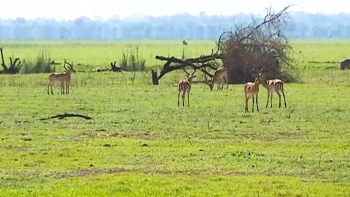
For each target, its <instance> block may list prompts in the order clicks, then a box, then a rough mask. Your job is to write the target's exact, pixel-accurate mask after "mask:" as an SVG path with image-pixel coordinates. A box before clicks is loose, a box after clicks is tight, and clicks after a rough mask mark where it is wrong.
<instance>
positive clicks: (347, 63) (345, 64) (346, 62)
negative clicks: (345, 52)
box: [339, 59, 350, 70]
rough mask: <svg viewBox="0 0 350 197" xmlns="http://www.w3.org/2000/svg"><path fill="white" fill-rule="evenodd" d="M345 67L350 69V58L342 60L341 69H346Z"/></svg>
mask: <svg viewBox="0 0 350 197" xmlns="http://www.w3.org/2000/svg"><path fill="white" fill-rule="evenodd" d="M345 68H347V69H350V59H345V60H342V61H341V62H340V64H339V69H340V70H345Z"/></svg>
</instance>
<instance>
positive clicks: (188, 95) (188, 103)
mask: <svg viewBox="0 0 350 197" xmlns="http://www.w3.org/2000/svg"><path fill="white" fill-rule="evenodd" d="M187 106H188V107H189V106H190V91H188V92H187Z"/></svg>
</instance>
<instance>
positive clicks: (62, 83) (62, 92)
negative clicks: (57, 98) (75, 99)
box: [61, 81, 64, 94]
mask: <svg viewBox="0 0 350 197" xmlns="http://www.w3.org/2000/svg"><path fill="white" fill-rule="evenodd" d="M61 94H64V82H63V81H62V82H61Z"/></svg>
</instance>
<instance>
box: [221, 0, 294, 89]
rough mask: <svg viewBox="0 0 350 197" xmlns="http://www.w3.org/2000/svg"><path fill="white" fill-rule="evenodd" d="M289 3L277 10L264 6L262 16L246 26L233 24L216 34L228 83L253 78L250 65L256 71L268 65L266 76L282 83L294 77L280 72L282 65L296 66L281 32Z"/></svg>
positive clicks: (291, 67)
mask: <svg viewBox="0 0 350 197" xmlns="http://www.w3.org/2000/svg"><path fill="white" fill-rule="evenodd" d="M291 6H292V5H290V6H287V7H285V8H284V9H282V10H281V11H280V12H277V13H273V12H272V9H271V8H268V9H267V13H266V15H265V17H264V18H263V19H260V20H258V19H255V18H253V20H252V21H253V22H252V23H251V24H250V25H248V26H243V25H240V26H238V25H236V27H235V30H234V31H228V32H224V33H223V34H222V35H221V36H220V38H219V41H218V42H217V44H218V47H219V50H220V53H221V54H223V65H224V67H226V68H227V70H228V73H229V82H230V83H245V82H247V81H254V76H253V75H252V74H253V73H252V70H253V68H254V69H255V70H260V69H261V68H265V67H268V68H269V70H270V73H269V74H270V77H277V78H280V79H282V80H283V81H286V82H289V81H292V80H294V78H293V77H292V76H291V75H289V74H288V73H283V72H282V71H281V70H282V69H281V66H282V65H283V66H284V69H283V70H285V71H288V70H290V69H296V67H295V60H294V58H293V57H292V53H293V49H292V47H291V45H290V44H289V42H288V40H287V38H286V36H284V35H283V30H284V28H285V27H286V25H287V19H288V17H289V15H288V12H287V10H288V9H289V8H290V7H291ZM259 21H260V22H259Z"/></svg>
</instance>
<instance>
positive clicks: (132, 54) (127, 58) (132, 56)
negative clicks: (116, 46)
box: [119, 46, 146, 71]
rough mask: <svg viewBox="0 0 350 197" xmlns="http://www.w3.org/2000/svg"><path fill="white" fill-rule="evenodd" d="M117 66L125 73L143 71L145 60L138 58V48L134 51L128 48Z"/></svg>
mask: <svg viewBox="0 0 350 197" xmlns="http://www.w3.org/2000/svg"><path fill="white" fill-rule="evenodd" d="M119 64H120V66H121V67H122V70H125V71H145V69H146V59H144V58H140V57H139V47H138V46H137V47H136V48H135V49H133V48H132V47H131V48H128V49H127V51H126V52H123V55H122V59H121V60H120V62H119Z"/></svg>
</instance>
